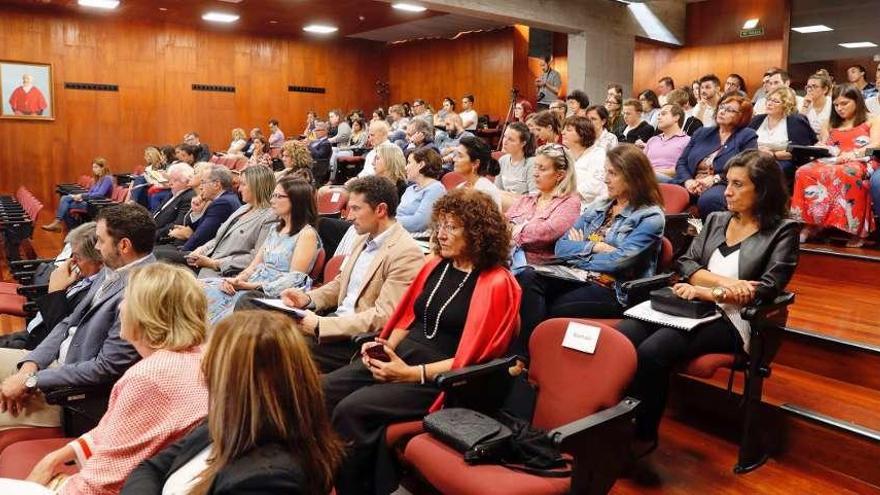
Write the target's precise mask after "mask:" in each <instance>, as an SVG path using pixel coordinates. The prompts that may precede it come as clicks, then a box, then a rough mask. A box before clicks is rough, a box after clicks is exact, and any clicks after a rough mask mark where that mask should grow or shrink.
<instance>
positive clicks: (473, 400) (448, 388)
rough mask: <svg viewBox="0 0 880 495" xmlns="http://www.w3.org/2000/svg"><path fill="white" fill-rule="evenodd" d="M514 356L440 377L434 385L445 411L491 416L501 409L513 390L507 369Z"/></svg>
mask: <svg viewBox="0 0 880 495" xmlns="http://www.w3.org/2000/svg"><path fill="white" fill-rule="evenodd" d="M518 359H520V358H518V357H517V356H509V357H504V358H498V359H493V360H491V361H489V362H486V363H483V364H477V365H473V366H467V367H465V368H460V369H455V370H451V371H447V372H445V373H441V374H439V375H437V377H436V378H435V379H434V383H435V384H436V385H437V387H438V388H440V390H443V391H444V392H445V393H446V395H445V398H444V405H445V406H446V407H466V408H468V409H473V410H475V411H479V412H481V413H483V414H490V415H491V414H492V413H494V412H495V411H497V410H498V409H499V408H501V407H502V406H503V405H504V402H505V400H507V398H508V396H509V395H510V393H511V391H512V390H513V386H514V383H515V381H514V376H513V375H512V374H511V369H512V368H514V367H515V366H516V362H517V360H518Z"/></svg>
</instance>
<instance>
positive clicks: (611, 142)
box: [596, 129, 618, 151]
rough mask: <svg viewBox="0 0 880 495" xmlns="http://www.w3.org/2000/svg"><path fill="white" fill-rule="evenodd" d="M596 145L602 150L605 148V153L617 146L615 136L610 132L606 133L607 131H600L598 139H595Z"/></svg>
mask: <svg viewBox="0 0 880 495" xmlns="http://www.w3.org/2000/svg"><path fill="white" fill-rule="evenodd" d="M596 144H598V145H599V146H601V147H602V148H605V151H608V150H610V149H611V148H614V147H615V146H617V144H618V141H617V136H615V135H614V134H613V133H611V132H608V129H602V134H601V135H600V136H599V138H598V139H596Z"/></svg>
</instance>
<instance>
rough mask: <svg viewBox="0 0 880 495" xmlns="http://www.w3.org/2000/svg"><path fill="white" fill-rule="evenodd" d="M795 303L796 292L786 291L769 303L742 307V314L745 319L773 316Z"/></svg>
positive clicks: (751, 319)
mask: <svg viewBox="0 0 880 495" xmlns="http://www.w3.org/2000/svg"><path fill="white" fill-rule="evenodd" d="M793 303H794V294H793V293H791V292H784V293H782V294H781V295H779V296H777V297H776V299H774V300H773V301H772V302H770V303H768V304H762V303H759V304H756V305H751V306H746V307H744V308H742V309H741V310H740V315H741V316H742V318H743V319H744V320H748V321H754V320H757V319H760V318H772V317H773V316H775V315H776V314H777V313H776V312H777V311H779V310H782V309H785V308H786V307H788V306H790V305H791V304H793Z"/></svg>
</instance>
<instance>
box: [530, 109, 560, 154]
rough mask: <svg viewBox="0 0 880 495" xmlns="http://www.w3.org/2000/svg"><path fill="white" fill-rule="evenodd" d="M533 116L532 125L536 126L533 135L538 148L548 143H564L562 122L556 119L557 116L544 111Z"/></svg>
mask: <svg viewBox="0 0 880 495" xmlns="http://www.w3.org/2000/svg"><path fill="white" fill-rule="evenodd" d="M563 106H564V105H563ZM532 115H533V117H532V123H533V126H534V131H532V135H533V137H534V138H535V144H536V145H537V146H540V145H542V144H547V143H561V142H562V135H561V130H562V121H561V120H559V119H557V118H556V114H554V113H553V112H550V111H549V110H544V111H542V112H538V113H535V114H532Z"/></svg>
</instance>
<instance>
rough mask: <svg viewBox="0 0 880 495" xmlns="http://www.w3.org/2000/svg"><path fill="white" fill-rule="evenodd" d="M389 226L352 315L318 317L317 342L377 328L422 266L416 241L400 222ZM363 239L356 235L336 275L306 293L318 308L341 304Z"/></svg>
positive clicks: (381, 324)
mask: <svg viewBox="0 0 880 495" xmlns="http://www.w3.org/2000/svg"><path fill="white" fill-rule="evenodd" d="M389 228H390V229H391V230H390V231H389V234H388V238H387V239H386V240H385V242H384V243H383V244H382V247H381V248H380V251H379V253H377V254H376V256H375V257H374V258H373V262H372V263H371V264H370V266H369V268H368V269H367V273H366V275H365V277H364V283H363V285H362V286H361V290H360V294H359V295H358V298H357V300H356V301H355V305H354V309H355V314H353V315H347V316H325V317H321V318H320V321H319V324H318V332H319V341H325V340H343V339H347V338H350V337H351V336H352V335H357V334H359V333H364V332H375V331H378V330H381V329H382V327H383V326H385V323H386V322H387V321H388V318H390V317H391V313H393V312H394V309H395V308H396V307H397V304H398V303H399V302H400V300H401V299H402V298H403V294H404V293H405V292H406V290H407V289H408V288H409V286H410V284H411V283H412V281H413V280H414V279H415V278H416V275H417V274H418V273H419V270H421V269H422V265H424V264H425V255H424V254H423V253H422V250H421V249H420V248H419V246H418V244H416V242H415V241H414V240H413V239H412V237H410V235H409V233H408V232H407V231H406V230H404V229H403V227H401V226H400V224H398V223H396V222H395V223H394V225H392V226H391V227H389ZM366 241H367V236H366V235H363V236H359V237H358V238H357V239H356V240H355V246H356V247H355V249H354V251H352V253H351V255H350V256H349V257H348V259H347V260H345V264H344V266H343V267H342V271H341V272H340V273H339V275H337V276H336V278H335V279H333V280H332V281H330V282H329V283H327V284H326V285H323V286H321V287H319V288H317V289H315V290H313V291H310V292H309V293H308V295H309V296H310V297H311V298H312V302H314V304H315V307H316V309H317V310H318V311H332V310H334V309H335V308H337V307H338V306H339V305H340V304H342V301H343V300H344V299H345V293H346V291H347V290H348V282H349V279H350V278H351V271H352V269H353V268H354V265H355V260H356V259H357V257H358V256H360V254H361V251H363V249H364V245H365V243H366Z"/></svg>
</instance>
